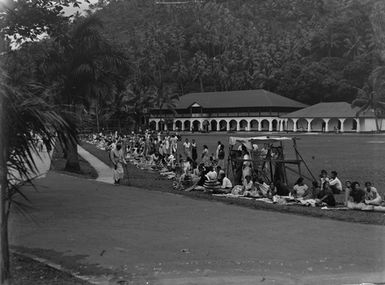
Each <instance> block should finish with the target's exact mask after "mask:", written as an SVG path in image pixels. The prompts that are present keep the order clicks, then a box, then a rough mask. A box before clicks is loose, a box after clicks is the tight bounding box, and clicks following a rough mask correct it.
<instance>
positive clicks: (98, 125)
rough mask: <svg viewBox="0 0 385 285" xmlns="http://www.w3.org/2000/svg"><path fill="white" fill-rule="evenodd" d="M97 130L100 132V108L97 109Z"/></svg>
mask: <svg viewBox="0 0 385 285" xmlns="http://www.w3.org/2000/svg"><path fill="white" fill-rule="evenodd" d="M95 113H96V130H97V132H98V133H99V132H100V124H99V109H98V108H97V109H96V112H95Z"/></svg>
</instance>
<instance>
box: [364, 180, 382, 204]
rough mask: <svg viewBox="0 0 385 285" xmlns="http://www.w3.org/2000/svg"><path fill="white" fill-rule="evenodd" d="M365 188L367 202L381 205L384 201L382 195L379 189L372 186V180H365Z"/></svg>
mask: <svg viewBox="0 0 385 285" xmlns="http://www.w3.org/2000/svg"><path fill="white" fill-rule="evenodd" d="M365 190H366V191H365V204H367V205H373V206H379V205H380V204H381V202H382V198H381V195H380V194H378V191H377V189H376V188H375V187H373V186H372V183H371V182H369V181H367V182H365Z"/></svg>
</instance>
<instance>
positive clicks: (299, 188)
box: [292, 177, 309, 198]
mask: <svg viewBox="0 0 385 285" xmlns="http://www.w3.org/2000/svg"><path fill="white" fill-rule="evenodd" d="M308 189H309V187H308V186H307V185H306V184H305V183H304V182H303V177H299V178H298V180H297V182H295V184H294V187H293V191H292V195H293V196H294V197H295V198H303V197H304V196H305V193H306V192H307V190H308Z"/></svg>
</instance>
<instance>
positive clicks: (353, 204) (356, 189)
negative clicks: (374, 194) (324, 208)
mask: <svg viewBox="0 0 385 285" xmlns="http://www.w3.org/2000/svg"><path fill="white" fill-rule="evenodd" d="M364 202H365V191H364V190H362V189H361V187H360V183H358V182H357V181H355V182H353V183H352V189H351V190H350V191H349V195H348V196H347V200H346V202H345V203H346V206H347V207H348V208H351V209H362V207H363V206H365V205H364Z"/></svg>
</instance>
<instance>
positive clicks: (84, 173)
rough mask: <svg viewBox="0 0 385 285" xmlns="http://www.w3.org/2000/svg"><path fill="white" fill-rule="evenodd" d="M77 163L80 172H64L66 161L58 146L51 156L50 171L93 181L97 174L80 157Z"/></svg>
mask: <svg viewBox="0 0 385 285" xmlns="http://www.w3.org/2000/svg"><path fill="white" fill-rule="evenodd" d="M79 163H80V172H69V171H65V170H64V168H65V165H66V160H65V159H64V158H63V150H62V148H61V146H60V145H59V144H57V145H56V146H55V150H54V152H53V154H52V160H51V170H54V171H58V172H63V173H66V174H69V175H74V176H78V177H84V178H88V179H95V178H97V177H98V173H97V172H96V170H95V169H94V168H93V167H92V166H91V165H90V164H89V163H88V161H86V160H84V159H83V158H82V157H81V156H79Z"/></svg>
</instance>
